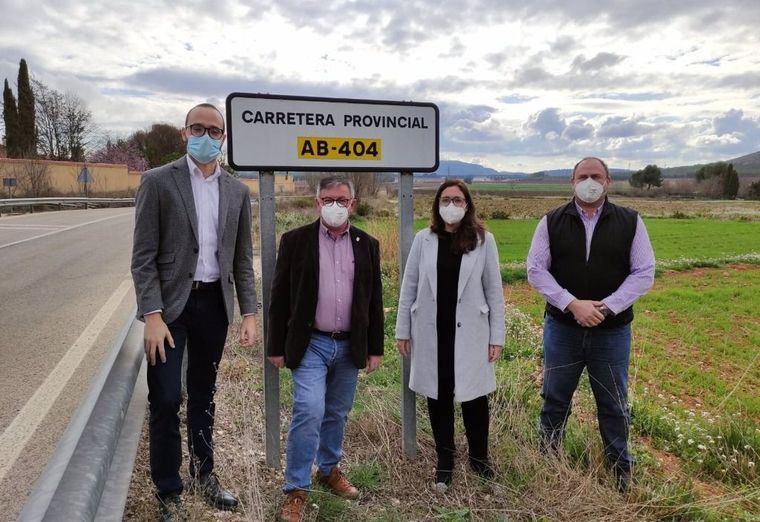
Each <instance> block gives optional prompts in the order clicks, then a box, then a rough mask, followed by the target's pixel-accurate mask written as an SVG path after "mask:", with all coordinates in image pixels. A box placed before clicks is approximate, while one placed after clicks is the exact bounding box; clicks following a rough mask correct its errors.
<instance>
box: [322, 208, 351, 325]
mask: <svg viewBox="0 0 760 522" xmlns="http://www.w3.org/2000/svg"><path fill="white" fill-rule="evenodd" d="M318 288H319V290H318V292H317V293H318V296H317V311H316V314H315V316H314V328H316V329H317V330H322V331H323V332H349V331H350V330H351V304H352V302H353V293H354V249H353V247H352V245H351V234H349V233H348V228H346V230H345V232H343V233H342V234H341V235H340V236H338V237H337V238H333V237H332V236H331V235H330V234H329V232H328V230H327V227H326V226H325V225H324V224H322V223H320V224H319V287H318Z"/></svg>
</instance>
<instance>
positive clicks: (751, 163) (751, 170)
mask: <svg viewBox="0 0 760 522" xmlns="http://www.w3.org/2000/svg"><path fill="white" fill-rule="evenodd" d="M725 161H726V163H733V164H734V168H735V169H736V172H738V173H739V176H760V151H758V152H753V153H751V154H746V155H744V156H739V157H738V158H733V159H729V160H725ZM712 163H714V162H712ZM705 165H706V164H705V163H698V164H696V165H684V166H682V167H670V168H666V169H662V176H663V177H664V178H686V177H692V176H694V175H695V174H696V173H697V171H698V170H699V169H700V168H701V167H703V166H705Z"/></svg>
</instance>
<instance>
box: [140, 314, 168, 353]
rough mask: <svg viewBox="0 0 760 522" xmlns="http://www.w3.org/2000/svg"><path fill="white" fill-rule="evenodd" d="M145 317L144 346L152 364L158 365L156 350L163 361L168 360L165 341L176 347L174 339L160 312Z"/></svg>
mask: <svg viewBox="0 0 760 522" xmlns="http://www.w3.org/2000/svg"><path fill="white" fill-rule="evenodd" d="M144 317H145V334H144V340H143V348H144V349H145V358H146V359H148V362H149V363H150V365H151V366H155V365H156V352H158V357H159V358H160V359H161V362H162V363H165V362H166V352H165V351H164V341H166V342H168V343H169V346H171V347H172V348H174V339H173V338H172V334H171V333H170V332H169V327H168V326H166V323H165V322H164V318H163V317H162V316H161V313H160V312H156V313H154V314H147V315H145V316H144Z"/></svg>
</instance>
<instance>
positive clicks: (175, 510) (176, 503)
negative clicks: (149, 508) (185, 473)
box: [157, 494, 188, 522]
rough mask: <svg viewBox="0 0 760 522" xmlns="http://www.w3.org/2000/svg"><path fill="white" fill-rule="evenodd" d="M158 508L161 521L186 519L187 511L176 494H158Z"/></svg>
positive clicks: (178, 521) (175, 521)
mask: <svg viewBox="0 0 760 522" xmlns="http://www.w3.org/2000/svg"><path fill="white" fill-rule="evenodd" d="M157 498H158V509H159V512H160V516H159V520H160V521H161V522H180V521H183V522H184V521H186V520H188V516H187V511H185V506H184V504H183V503H182V498H181V497H180V496H179V495H178V494H172V495H166V496H158V497H157Z"/></svg>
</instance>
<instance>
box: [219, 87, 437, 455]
mask: <svg viewBox="0 0 760 522" xmlns="http://www.w3.org/2000/svg"><path fill="white" fill-rule="evenodd" d="M226 109H227V132H228V139H227V152H228V158H229V163H230V166H232V167H233V168H234V169H235V170H239V171H240V170H242V171H244V170H248V171H259V197H260V199H261V201H260V206H259V227H260V231H261V280H262V305H263V308H264V309H263V314H262V315H263V327H264V343H265V345H266V343H267V329H268V325H267V322H268V320H269V303H270V300H271V294H270V292H271V286H272V280H273V278H274V267H275V262H276V257H277V254H276V242H277V241H276V232H275V200H274V172H276V171H286V172H287V171H291V172H292V171H296V172H303V171H315V172H401V175H400V184H399V211H400V212H399V214H400V225H399V226H400V242H401V252H400V259H399V261H400V264H401V273H402V274H403V269H404V265H405V264H406V258H407V255H408V254H409V250H410V249H411V244H412V239H413V233H414V227H413V224H414V205H413V199H412V172H433V171H435V170H436V169H437V168H438V145H439V118H438V107H436V106H435V105H434V104H432V103H412V102H394V101H379V100H351V99H338V98H314V97H298V96H278V95H270V94H247V93H232V94H230V95H229V96H227V100H226ZM264 352H265V355H264V409H265V420H266V428H265V429H266V436H265V441H266V461H267V465H269V466H271V467H279V463H280V381H279V374H278V369H277V368H275V367H274V366H273V365H272V364H270V363H269V361H268V360H267V359H266V352H267V350H266V346H265V350H264ZM409 364H410V362H409V360H406V359H405V360H404V361H403V363H402V367H403V376H402V384H401V386H402V403H401V410H402V423H403V427H402V430H403V441H402V446H403V449H404V453H405V454H406V455H407V456H408V457H409V458H412V457H414V456H415V455H416V452H417V447H416V435H417V424H416V415H415V395H414V393H413V392H412V391H411V390H409V370H410V367H409Z"/></svg>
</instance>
